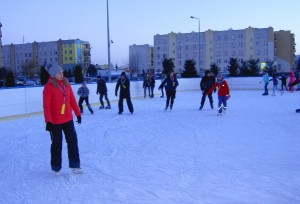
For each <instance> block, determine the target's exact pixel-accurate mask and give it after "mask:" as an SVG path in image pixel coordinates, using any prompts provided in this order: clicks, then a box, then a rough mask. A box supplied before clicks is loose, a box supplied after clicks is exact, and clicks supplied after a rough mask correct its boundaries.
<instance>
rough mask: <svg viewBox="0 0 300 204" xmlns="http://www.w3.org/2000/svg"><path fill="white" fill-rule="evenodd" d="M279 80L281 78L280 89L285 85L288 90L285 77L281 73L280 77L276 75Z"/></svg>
mask: <svg viewBox="0 0 300 204" xmlns="http://www.w3.org/2000/svg"><path fill="white" fill-rule="evenodd" d="M278 79H279V80H281V91H283V87H285V89H286V91H289V90H288V88H287V86H286V77H285V75H284V74H283V75H282V76H281V77H278Z"/></svg>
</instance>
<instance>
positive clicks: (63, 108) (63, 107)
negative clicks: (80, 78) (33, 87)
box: [56, 83, 66, 115]
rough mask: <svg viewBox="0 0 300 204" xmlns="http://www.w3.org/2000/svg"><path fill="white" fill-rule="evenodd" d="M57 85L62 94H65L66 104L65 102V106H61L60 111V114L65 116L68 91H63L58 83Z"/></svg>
mask: <svg viewBox="0 0 300 204" xmlns="http://www.w3.org/2000/svg"><path fill="white" fill-rule="evenodd" d="M56 85H57V86H58V88H59V89H60V90H61V92H63V94H64V102H63V104H62V105H61V110H60V114H61V115H64V114H65V109H66V90H65V88H64V89H62V88H61V87H60V86H59V85H58V84H57V83H56Z"/></svg>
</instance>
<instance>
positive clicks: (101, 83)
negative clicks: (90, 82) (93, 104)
mask: <svg viewBox="0 0 300 204" xmlns="http://www.w3.org/2000/svg"><path fill="white" fill-rule="evenodd" d="M96 94H97V95H98V94H100V96H99V100H100V104H101V106H100V108H99V109H104V102H103V97H104V98H105V100H106V103H107V106H106V107H105V109H111V107H110V102H109V99H108V97H107V87H106V82H105V80H104V79H102V78H101V76H100V75H99V76H97V91H96Z"/></svg>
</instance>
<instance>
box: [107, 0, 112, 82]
mask: <svg viewBox="0 0 300 204" xmlns="http://www.w3.org/2000/svg"><path fill="white" fill-rule="evenodd" d="M106 11H107V51H108V54H107V56H108V67H107V68H108V82H109V83H110V82H111V71H110V43H111V41H110V39H109V13H108V0H106Z"/></svg>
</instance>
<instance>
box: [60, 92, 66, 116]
mask: <svg viewBox="0 0 300 204" xmlns="http://www.w3.org/2000/svg"><path fill="white" fill-rule="evenodd" d="M65 109H66V96H64V103H63V104H62V106H61V111H60V114H62V115H64V114H65Z"/></svg>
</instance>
